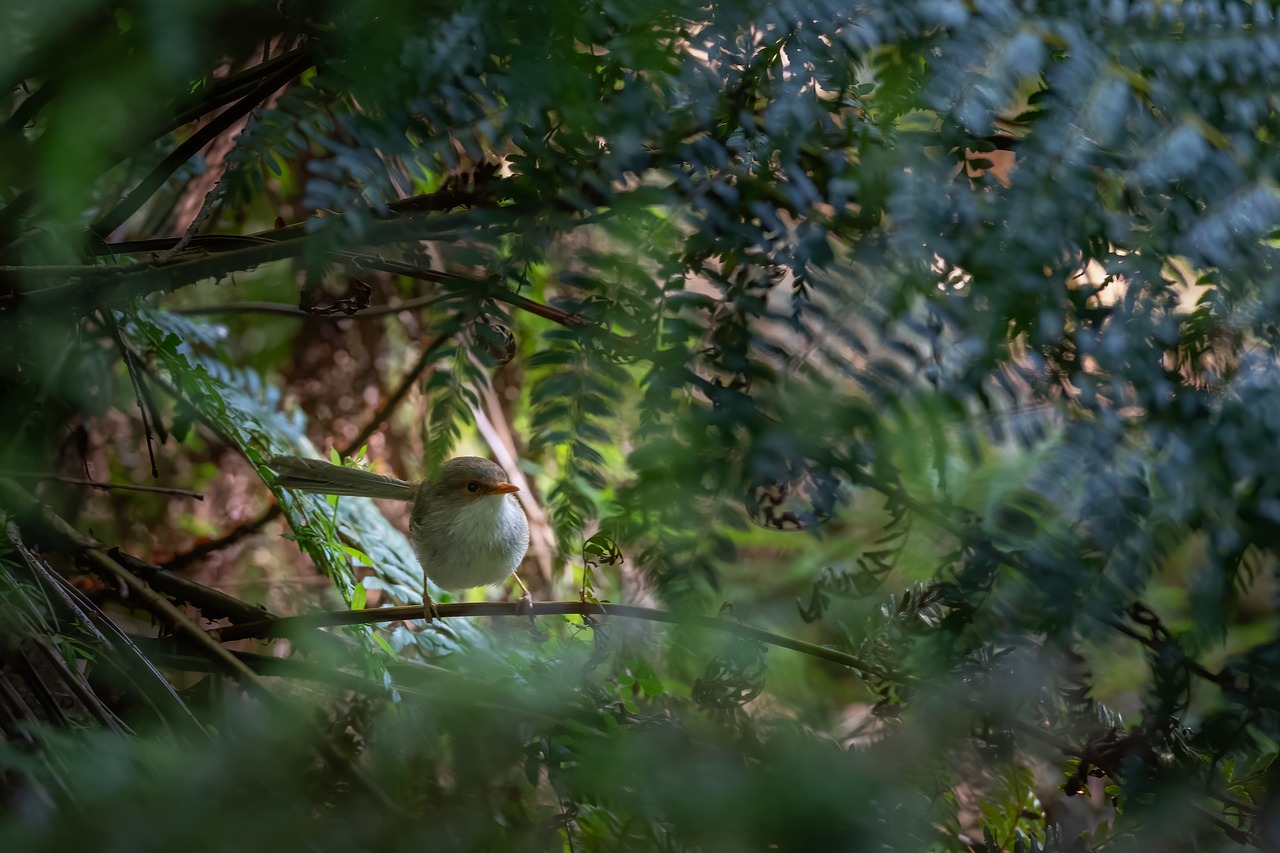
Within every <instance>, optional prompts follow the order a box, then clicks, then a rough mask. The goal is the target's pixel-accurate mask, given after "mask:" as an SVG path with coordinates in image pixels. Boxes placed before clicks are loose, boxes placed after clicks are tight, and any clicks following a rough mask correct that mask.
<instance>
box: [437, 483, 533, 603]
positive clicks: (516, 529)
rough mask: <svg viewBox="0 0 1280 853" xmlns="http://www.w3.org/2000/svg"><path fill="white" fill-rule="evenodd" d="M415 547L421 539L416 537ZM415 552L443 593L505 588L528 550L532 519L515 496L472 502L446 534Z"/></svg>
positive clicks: (438, 533)
mask: <svg viewBox="0 0 1280 853" xmlns="http://www.w3.org/2000/svg"><path fill="white" fill-rule="evenodd" d="M413 538H414V540H415V544H418V543H417V540H418V537H417V536H414V537H413ZM421 545H422V547H417V548H415V550H416V551H417V554H418V561H419V562H420V563H422V569H423V571H424V572H426V574H427V577H429V578H431V580H432V581H434V582H435V583H436V584H438V585H439V586H441V587H443V588H444V589H468V588H470V587H474V586H488V585H489V584H496V583H500V582H501V581H503V580H505V579H506V577H507V575H509V574H511V573H512V572H514V571H515V570H516V569H517V568H519V566H520V562H521V560H523V559H524V555H525V552H527V551H528V550H529V520H528V519H527V518H526V517H525V514H524V510H523V509H521V508H520V503H519V502H518V501H517V500H516V499H515V496H514V495H501V496H494V497H487V498H481V499H480V500H476V501H471V502H470V503H468V505H467V506H465V507H463V509H462V510H461V511H460V512H459V513H458V516H457V519H456V520H455V521H454V522H453V523H452V524H450V525H449V526H448V528H446V529H445V530H444V531H433V535H432V536H431V537H430V538H429V540H428V541H426V542H423V543H421Z"/></svg>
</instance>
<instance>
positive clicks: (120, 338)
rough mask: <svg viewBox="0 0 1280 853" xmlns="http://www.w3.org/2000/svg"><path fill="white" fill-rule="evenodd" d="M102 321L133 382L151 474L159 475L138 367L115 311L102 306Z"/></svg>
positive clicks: (147, 398)
mask: <svg viewBox="0 0 1280 853" xmlns="http://www.w3.org/2000/svg"><path fill="white" fill-rule="evenodd" d="M101 314H102V319H103V322H104V323H105V324H106V327H107V330H108V331H109V332H110V333H111V337H112V339H114V340H115V342H116V346H117V347H118V348H119V349H120V357H121V358H123V359H124V365H125V367H126V368H127V369H128V371H129V381H130V382H131V383H133V395H134V399H135V400H136V401H137V403H138V411H139V412H141V413H142V429H143V432H144V433H146V436H147V457H148V458H149V459H150V460H151V476H152V477H159V476H160V469H159V468H158V467H157V466H156V451H155V446H154V444H153V441H154V439H153V436H152V433H151V418H150V417H149V416H148V412H147V400H149V399H150V397H145V398H144V394H143V391H142V377H140V376H139V375H138V369H137V367H135V366H134V363H133V356H132V355H131V354H130V351H129V347H128V345H127V344H126V343H125V341H124V335H123V334H121V332H120V326H119V324H118V323H116V312H115V311H114V310H112V309H110V308H103V309H102V311H101Z"/></svg>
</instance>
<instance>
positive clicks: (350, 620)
mask: <svg viewBox="0 0 1280 853" xmlns="http://www.w3.org/2000/svg"><path fill="white" fill-rule="evenodd" d="M436 607H437V608H438V609H439V611H440V616H441V617H442V618H446V619H448V618H459V617H470V616H525V617H527V616H623V617H626V618H628V619H643V620H645V621H648V622H665V623H668V624H672V625H683V626H686V627H691V628H706V629H709V630H712V631H724V632H726V633H729V634H733V635H735V636H738V637H744V638H746V639H751V640H759V641H760V642H762V643H767V644H769V645H771V646H778V647H779V648H784V649H791V650H792V651H796V652H800V653H801V654H806V655H809V656H811V657H815V658H820V659H822V660H825V661H830V662H831V663H836V664H839V665H841V666H846V667H849V668H850V669H854V670H857V671H858V672H863V673H867V674H869V675H874V676H876V677H877V678H882V679H885V680H886V681H893V682H897V683H909V682H912V681H914V679H912V678H910V677H907V676H901V675H895V674H893V673H890V672H886V671H885V670H883V669H881V668H879V667H877V666H875V665H874V664H870V663H867V662H866V661H864V660H862V659H861V658H858V657H855V656H854V655H851V654H846V653H845V652H840V651H836V650H835V649H831V648H827V647H826V646H818V645H814V644H813V643H806V642H805V641H803V640H797V639H794V638H792V637H784V636H782V635H781V634H773V633H770V632H768V631H763V630H761V629H759V628H752V627H751V626H750V625H744V624H742V623H741V622H735V621H733V620H731V619H722V618H720V617H718V616H699V615H697V614H693V613H675V612H673V611H670V610H658V609H656V608H653V607H637V606H636V605H633V604H595V603H592V602H587V601H537V602H534V603H533V605H532V607H529V606H528V605H523V604H521V603H520V602H518V601H510V602H503V601H489V602H476V603H466V604H437V605H436ZM421 618H422V606H421V605H408V606H404V607H379V608H375V609H373V610H338V611H334V612H326V613H314V614H309V615H306V616H288V617H284V618H280V619H270V620H263V621H262V622H254V623H251V624H248V625H233V626H230V627H227V628H217V629H214V630H213V631H211V632H210V633H211V635H212V636H213V637H215V638H216V639H218V640H220V641H222V642H228V641H230V640H243V639H247V638H251V637H254V638H257V637H279V636H283V635H285V634H287V633H289V632H291V631H294V630H297V629H307V628H324V627H331V626H337V625H367V624H373V623H378V622H399V621H408V620H412V619H421Z"/></svg>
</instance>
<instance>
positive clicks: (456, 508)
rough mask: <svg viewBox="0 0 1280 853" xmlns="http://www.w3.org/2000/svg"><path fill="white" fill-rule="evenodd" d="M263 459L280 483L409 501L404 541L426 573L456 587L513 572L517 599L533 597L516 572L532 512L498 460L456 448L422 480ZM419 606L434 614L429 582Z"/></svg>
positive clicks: (526, 602) (307, 462) (289, 459)
mask: <svg viewBox="0 0 1280 853" xmlns="http://www.w3.org/2000/svg"><path fill="white" fill-rule="evenodd" d="M267 465H268V467H270V468H271V469H272V470H273V471H275V472H276V478H275V483H276V485H277V486H280V487H282V488H286V489H297V490H298V491H302V492H317V493H319V494H325V495H351V496H356V497H365V498H385V499H388V500H399V501H409V502H412V504H413V508H412V510H411V511H410V514H409V542H410V543H411V544H412V545H413V551H414V554H415V555H416V556H417V558H418V562H419V563H420V564H421V565H422V570H423V574H424V575H425V576H426V577H428V578H430V579H431V580H432V581H434V582H435V583H436V585H438V586H440V587H441V588H443V589H449V590H460V589H471V588H473V587H478V586H490V585H493V584H497V583H501V582H502V581H503V580H505V579H506V578H507V576H508V575H510V576H513V577H514V578H515V579H516V583H518V584H520V589H522V590H523V591H524V595H523V596H522V597H521V599H520V603H521V605H522V607H524V608H528V607H530V606H531V605H532V601H533V599H532V597H531V596H530V595H529V589H528V587H526V586H525V585H524V582H523V581H521V580H520V576H519V575H518V574H517V573H516V570H517V569H518V568H519V567H520V563H521V561H523V560H524V555H525V554H526V553H527V552H528V550H529V519H528V517H527V516H525V514H524V510H523V509H521V507H520V502H519V501H517V500H516V498H515V493H516V492H518V491H520V489H519V487H517V486H513V485H512V484H511V483H510V482H508V481H507V472H506V471H504V470H502V467H501V466H500V465H498V464H496V463H494V462H490V461H489V460H488V459H483V458H481V457H479V456H457V457H454V458H453V459H450V460H448V461H447V462H445V463H444V464H443V465H441V466H440V467H439V469H438V470H436V471H435V472H434V476H431V477H428V478H427V479H426V480H424V481H423V482H421V483H410V482H408V481H405V480H399V479H396V478H395V477H387V476H384V475H382V474H375V473H373V472H372V471H364V470H361V469H359V468H345V467H343V466H341V465H331V464H329V463H328V462H322V461H320V460H319V459H302V458H300V457H297V456H276V457H274V458H272V459H269V460H268V461H267ZM422 610H423V616H424V618H425V619H426V620H427V621H428V622H430V621H431V620H432V619H433V618H439V615H440V614H439V611H438V610H437V609H436V604H435V602H434V601H432V600H431V594H430V592H428V591H427V586H426V583H423V586H422Z"/></svg>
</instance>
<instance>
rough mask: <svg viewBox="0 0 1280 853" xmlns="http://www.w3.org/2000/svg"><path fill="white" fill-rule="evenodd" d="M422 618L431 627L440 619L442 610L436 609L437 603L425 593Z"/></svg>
mask: <svg viewBox="0 0 1280 853" xmlns="http://www.w3.org/2000/svg"><path fill="white" fill-rule="evenodd" d="M422 618H423V619H424V620H426V622H427V624H428V625H430V624H431V623H432V622H433V621H435V620H436V619H439V618H440V608H438V607H436V603H435V602H434V601H432V600H431V596H430V595H429V594H427V593H423V596H422Z"/></svg>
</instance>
